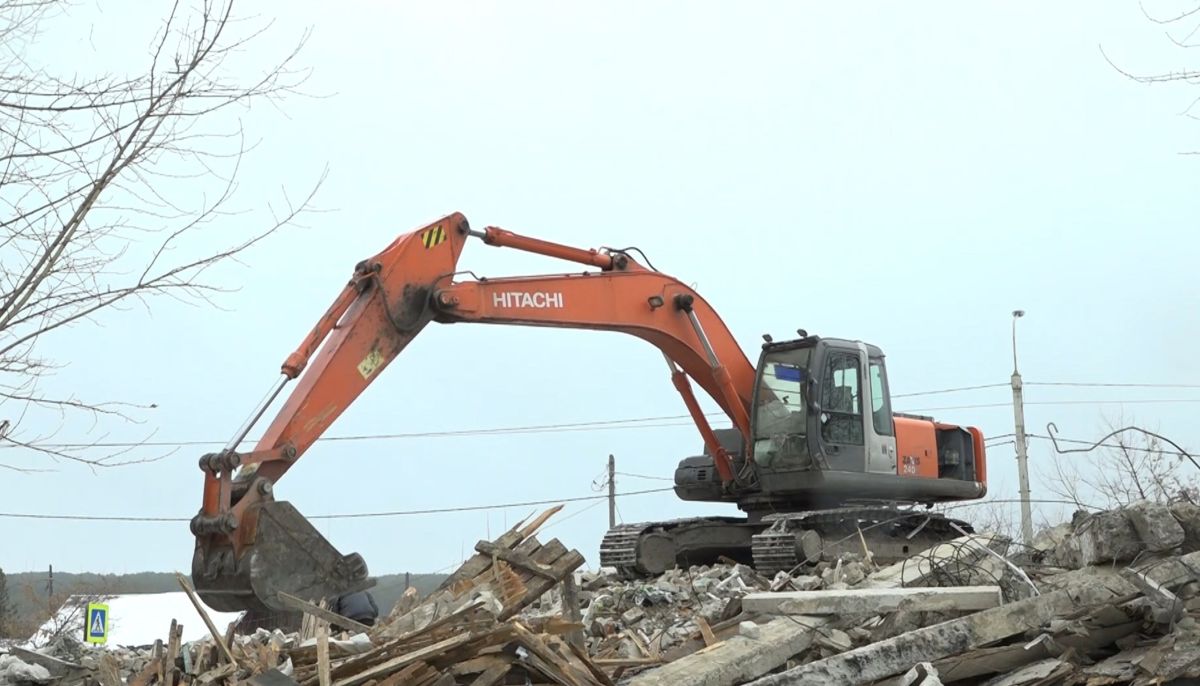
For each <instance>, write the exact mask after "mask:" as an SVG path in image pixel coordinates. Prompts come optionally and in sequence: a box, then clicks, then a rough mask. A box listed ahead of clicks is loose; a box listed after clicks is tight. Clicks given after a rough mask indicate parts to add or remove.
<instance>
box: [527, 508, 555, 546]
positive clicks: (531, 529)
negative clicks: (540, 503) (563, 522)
mask: <svg viewBox="0 0 1200 686" xmlns="http://www.w3.org/2000/svg"><path fill="white" fill-rule="evenodd" d="M561 509H563V506H562V505H555V506H554V507H552V508H550V509H548V510H546V511H545V512H542V513H541V514H540V515H538V516H537V517H536V518H535V519H534V520H533V521H531V522H529V524H526V525H525V527H524V528H523V529H521V538H529V537H530V536H532V535H533V534H534V533H536V532H537V530H538V529H540V528H542V525H543V524H545V523H546V520H548V519H550V518H551V517H553V516H554V515H556V514H558V512H559V510H561Z"/></svg>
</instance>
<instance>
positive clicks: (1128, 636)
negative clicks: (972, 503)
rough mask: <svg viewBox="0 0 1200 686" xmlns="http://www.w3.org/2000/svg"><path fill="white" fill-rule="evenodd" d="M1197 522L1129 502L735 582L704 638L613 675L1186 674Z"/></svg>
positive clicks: (883, 685)
mask: <svg viewBox="0 0 1200 686" xmlns="http://www.w3.org/2000/svg"><path fill="white" fill-rule="evenodd" d="M1197 534H1200V507H1197V506H1195V505H1191V504H1188V503H1184V504H1174V505H1170V506H1166V505H1157V504H1153V503H1148V502H1140V503H1135V504H1133V505H1130V506H1128V507H1124V508H1120V509H1116V510H1111V511H1105V512H1092V513H1084V512H1081V513H1077V514H1076V515H1075V516H1074V518H1073V519H1072V521H1070V522H1068V523H1066V524H1064V525H1062V526H1059V527H1056V528H1054V529H1051V530H1047V531H1044V532H1042V533H1041V534H1040V535H1039V536H1038V538H1037V539H1036V540H1035V541H1034V545H1033V546H1032V547H1030V548H1025V547H1023V546H1018V545H1015V544H1014V543H1013V542H1012V541H1010V540H1008V539H1006V538H1004V537H999V536H992V535H985V534H980V535H966V536H963V537H961V538H959V539H956V540H954V541H951V542H948V543H944V544H942V545H938V546H935V547H933V548H931V549H930V550H927V551H925V552H923V553H921V554H919V555H916V556H914V557H912V558H910V559H909V560H906V561H904V562H902V563H899V564H896V565H893V566H891V567H888V568H884V569H873V568H871V566H870V565H869V564H864V565H863V567H864V569H863V571H864V572H866V574H865V576H864V577H863V578H862V579H860V580H858V581H854V582H848V581H846V580H838V581H835V582H832V583H827V584H826V585H825V588H824V589H819V588H813V589H808V590H783V589H779V590H771V591H765V592H751V593H747V594H745V595H744V596H743V597H742V598H741V599H740V604H741V614H740V616H738V617H736V618H734V619H733V621H734V622H735V623H736V626H729V627H728V628H726V629H725V631H724V632H723V633H719V634H718V635H717V637H716V638H717V641H716V643H715V644H711V645H709V646H708V647H707V648H706V649H705V650H703V651H701V652H697V653H694V654H692V655H686V656H682V657H679V658H678V659H675V660H672V661H670V662H668V663H666V664H663V665H661V666H656V667H653V668H645V667H630V668H629V671H630V676H629V678H628V680H627V681H626V683H628V684H629V685H630V686H660V685H661V686H666V685H667V684H670V685H671V686H687V685H689V684H694V685H697V686H699V685H701V684H702V685H703V686H721V685H724V684H728V685H730V686H734V685H740V684H752V685H754V686H785V685H786V686H807V685H814V686H815V685H818V684H819V685H821V686H829V685H830V684H870V685H873V686H916V685H924V686H937V685H938V684H964V685H967V684H971V685H977V684H986V685H987V686H1026V685H1029V686H1032V685H1034V684H1037V685H1039V686H1041V685H1051V684H1053V685H1067V684H1070V685H1077V684H1079V685H1087V686H1101V685H1107V684H1137V685H1139V686H1141V685H1149V684H1176V685H1180V686H1181V685H1183V684H1196V683H1200V535H1197ZM843 566H844V565H843ZM826 576H827V579H828V575H826ZM855 576H858V572H857V571H854V572H853V573H852V577H851V578H853V577H855ZM811 578H812V577H808V578H806V579H805V580H804V584H803V585H808V584H809V583H810V580H811ZM779 581H780V580H775V581H774V582H773V584H772V586H774V587H776V588H778V586H779V584H778V582H779ZM634 671H636V673H633V672H634Z"/></svg>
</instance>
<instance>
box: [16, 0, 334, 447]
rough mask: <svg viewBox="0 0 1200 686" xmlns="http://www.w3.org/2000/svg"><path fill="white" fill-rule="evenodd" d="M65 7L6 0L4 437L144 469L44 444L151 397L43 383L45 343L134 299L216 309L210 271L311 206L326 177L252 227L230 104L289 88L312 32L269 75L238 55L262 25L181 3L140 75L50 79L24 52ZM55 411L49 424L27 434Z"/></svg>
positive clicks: (52, 0)
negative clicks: (88, 392)
mask: <svg viewBox="0 0 1200 686" xmlns="http://www.w3.org/2000/svg"><path fill="white" fill-rule="evenodd" d="M65 4H66V3H65V2H62V1H61V0H0V421H3V422H4V427H5V428H4V430H3V431H0V447H8V448H11V449H20V450H23V451H26V452H27V453H33V454H38V455H42V456H44V457H47V458H50V459H52V460H69V461H72V462H76V463H80V464H84V465H87V466H88V467H91V468H99V467H111V466H116V465H120V464H139V463H143V462H145V461H148V460H153V459H161V456H158V457H152V458H140V459H138V458H134V459H127V460H116V459H115V458H116V457H118V456H119V455H117V454H105V455H96V454H95V451H93V450H87V449H86V448H85V449H83V450H79V451H77V450H74V449H72V450H68V451H64V450H61V449H59V448H52V447H50V446H49V445H47V440H48V438H50V437H51V436H53V435H54V434H55V433H56V432H58V431H61V430H66V429H69V430H78V426H79V420H80V419H81V418H82V419H88V418H90V419H91V421H92V422H93V424H94V425H96V426H98V425H99V424H100V423H101V422H102V421H103V422H108V421H112V420H116V421H120V422H132V423H137V422H139V421H140V420H139V419H138V415H140V414H142V413H144V412H145V411H147V410H149V409H152V408H153V407H154V404H153V403H138V402H131V401H122V400H117V399H112V398H92V399H82V398H77V397H74V396H71V397H55V396H53V395H52V394H47V393H45V392H44V391H43V390H42V388H43V384H40V383H39V381H40V380H41V379H43V378H45V377H46V375H47V374H49V373H50V372H51V371H52V370H54V369H56V368H59V367H60V366H61V365H59V364H57V363H56V362H55V361H54V360H52V359H48V358H47V357H46V356H44V355H43V354H41V353H40V350H42V349H43V347H42V345H40V344H41V343H42V342H43V341H45V340H47V337H60V336H64V335H67V334H66V332H67V331H68V330H70V329H71V327H73V326H75V325H77V324H80V323H83V322H92V323H97V322H99V321H100V319H99V318H100V317H101V316H102V315H103V314H104V313H105V312H107V311H109V310H118V309H122V308H123V307H125V306H127V305H134V304H137V305H141V306H143V307H145V308H147V309H148V308H149V307H150V305H151V304H152V302H153V301H156V300H159V299H162V298H164V297H165V298H170V299H174V300H177V301H181V302H185V303H192V304H197V303H198V304H208V305H214V304H215V302H214V300H213V296H214V295H216V294H219V293H226V292H229V291H231V290H233V289H232V288H230V287H229V286H227V285H224V284H221V283H219V282H216V281H214V280H212V279H211V274H212V273H213V269H214V267H216V266H218V265H221V264H224V263H227V262H237V261H238V257H239V256H240V255H241V254H242V253H245V252H246V251H248V250H250V249H251V248H253V247H254V246H256V245H258V244H259V243H261V242H262V241H264V240H266V239H267V238H268V237H269V236H272V235H273V234H275V233H277V232H278V231H280V230H282V229H283V228H284V227H286V226H289V225H293V224H295V223H296V220H297V219H298V218H299V217H300V215H301V214H303V213H306V212H309V211H312V207H311V203H312V200H313V197H314V194H315V193H316V191H317V189H318V188H319V187H320V185H321V181H322V180H323V178H324V177H323V175H322V176H321V178H320V179H318V181H317V182H316V183H315V184H314V186H313V187H312V188H311V189H310V190H309V191H308V192H306V193H305V194H303V199H302V201H301V202H300V203H299V204H296V205H292V204H290V203H289V204H288V205H287V207H286V209H285V210H284V211H283V212H282V213H281V214H279V215H277V216H273V217H272V218H271V220H270V221H267V222H265V223H263V224H261V225H258V226H252V225H249V224H248V223H247V222H246V221H245V220H244V219H241V218H240V217H241V213H242V211H244V210H239V209H238V208H235V207H234V206H233V202H234V198H235V196H236V191H237V182H236V179H237V177H238V172H239V170H240V169H241V166H242V163H243V159H244V157H245V156H246V154H247V153H248V151H249V149H250V148H251V147H252V146H248V145H247V143H246V137H245V131H244V129H243V126H242V122H241V121H240V120H239V119H238V118H237V116H236V115H235V114H234V113H233V112H232V108H233V107H234V106H239V107H249V106H250V104H251V103H258V102H262V103H268V104H272V105H273V106H275V107H279V103H280V101H281V100H282V99H283V98H284V97H285V96H288V95H294V94H297V93H298V88H299V86H300V85H301V84H302V83H303V82H304V75H303V73H302V72H300V71H298V70H296V69H295V68H294V63H295V61H296V58H297V55H298V54H299V51H300V49H301V48H302V47H303V45H304V39H305V38H306V36H305V37H302V38H301V40H300V41H299V42H298V44H297V45H296V46H295V47H294V48H293V49H290V50H287V51H285V52H284V54H283V56H282V58H281V59H279V60H278V61H275V62H273V63H271V64H268V65H267V67H266V68H265V69H257V70H256V69H252V68H249V67H247V65H245V64H244V63H238V64H234V60H235V57H239V56H240V53H241V52H242V51H243V49H244V48H245V47H247V46H248V45H250V44H251V43H252V42H253V41H255V40H256V39H258V38H260V37H261V36H263V35H264V31H266V29H267V27H258V28H254V27H251V28H250V30H243V31H239V29H240V28H241V22H240V20H237V19H235V17H234V13H233V6H234V2H233V0H191V1H190V2H185V1H184V0H178V1H177V2H175V3H174V5H173V6H172V7H171V9H170V11H169V13H168V14H167V16H166V17H165V18H164V19H163V21H162V25H161V27H160V30H159V31H158V32H157V33H156V34H155V36H154V40H153V41H152V43H151V48H150V50H149V53H148V55H147V58H146V62H145V64H144V68H143V70H142V71H141V73H137V72H135V73H133V75H132V76H130V75H120V76H115V75H112V74H106V73H102V72H97V73H93V74H79V73H74V74H58V73H54V72H53V71H52V70H50V69H48V68H45V67H41V66H36V65H35V64H34V63H33V58H32V57H30V56H29V55H30V54H31V53H36V50H32V47H33V46H35V41H36V38H37V36H38V35H39V32H40V30H41V28H42V25H43V22H45V21H46V20H47V18H48V17H49V16H50V15H51V14H52V13H55V12H58V13H59V14H62V15H64V16H69V13H67V12H66V9H65ZM214 181H215V182H216V183H217V184H219V185H217V186H216V187H215V191H216V192H215V194H212V197H205V196H206V195H207V194H206V190H208V187H209V186H210V185H211V184H212V183H213V182H214ZM285 198H286V194H285ZM272 214H273V215H274V212H272ZM222 234H224V235H225V237H224V238H222ZM55 416H57V423H58V428H57V429H55V430H53V431H50V432H47V431H46V430H44V428H43V429H40V430H38V431H37V432H36V434H35V433H32V432H33V431H34V429H33V428H32V427H33V425H38V426H41V427H44V426H45V425H47V423H48V422H49V421H50V420H51V419H52V418H53V417H55ZM0 466H8V467H12V468H14V469H24V468H23V467H14V466H12V465H0Z"/></svg>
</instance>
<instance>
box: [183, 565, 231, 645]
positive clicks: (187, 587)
mask: <svg viewBox="0 0 1200 686" xmlns="http://www.w3.org/2000/svg"><path fill="white" fill-rule="evenodd" d="M175 579H176V580H178V581H179V585H180V586H181V587H182V588H183V592H184V593H186V594H187V597H188V600H190V601H192V607H195V608H196V612H198V613H199V614H200V619H203V620H204V626H206V627H208V632H209V633H210V634H212V639H213V640H214V641H216V642H217V647H218V648H219V649H220V651H221V654H222V655H224V656H225V659H226V660H228V661H229V664H231V665H235V666H236V665H237V664H238V662H237V660H236V659H234V657H233V653H232V652H230V651H229V646H227V645H225V641H224V637H223V636H222V635H221V632H220V631H217V625H215V624H213V621H212V617H209V616H208V612H207V611H205V609H204V606H203V605H202V604H200V598H198V597H196V592H195V591H194V590H192V585H191V584H190V583H188V580H187V579H185V578H184V576H183V575H182V574H180V573H179V572H175Z"/></svg>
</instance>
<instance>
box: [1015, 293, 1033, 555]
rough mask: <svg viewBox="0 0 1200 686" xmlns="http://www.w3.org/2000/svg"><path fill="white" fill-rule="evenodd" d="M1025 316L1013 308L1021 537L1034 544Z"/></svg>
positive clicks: (1022, 311)
mask: <svg viewBox="0 0 1200 686" xmlns="http://www.w3.org/2000/svg"><path fill="white" fill-rule="evenodd" d="M1024 316H1025V310H1013V313H1012V346H1013V373H1012V392H1013V421H1014V424H1015V427H1014V433H1015V434H1016V439H1017V440H1016V444H1017V477H1018V479H1019V480H1020V489H1021V538H1023V539H1024V543H1025V545H1033V513H1032V512H1031V511H1030V507H1029V463H1028V454H1027V452H1026V444H1025V401H1024V399H1023V398H1022V395H1021V373H1020V372H1019V371H1017V320H1018V319H1020V318H1021V317H1024Z"/></svg>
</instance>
